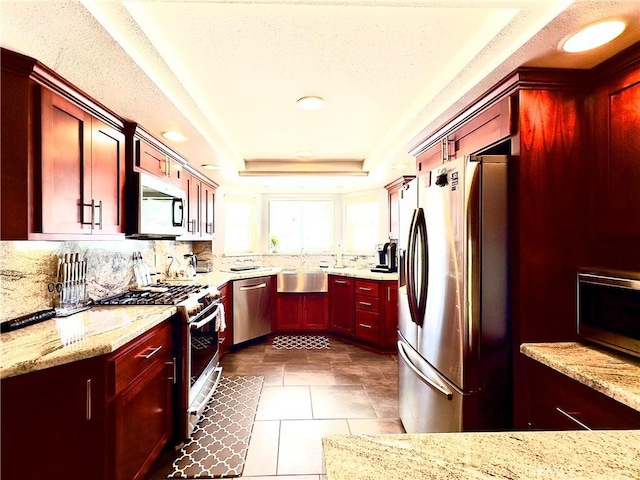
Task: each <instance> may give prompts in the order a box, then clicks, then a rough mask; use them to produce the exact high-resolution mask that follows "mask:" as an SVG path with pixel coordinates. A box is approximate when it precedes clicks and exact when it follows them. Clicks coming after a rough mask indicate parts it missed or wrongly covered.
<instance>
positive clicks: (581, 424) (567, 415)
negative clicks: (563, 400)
mask: <svg viewBox="0 0 640 480" xmlns="http://www.w3.org/2000/svg"><path fill="white" fill-rule="evenodd" d="M556 410H557V411H558V412H560V413H561V414H562V415H564V416H565V417H567V418H568V419H569V420H571V421H572V422H573V423H576V424H578V425H580V426H581V427H582V428H584V429H585V430H591V429H590V428H589V427H587V426H586V425H585V424H584V423H582V422H581V421H580V420H578V419H577V418H576V417H574V416H573V415H571V414H570V413H567V412H565V411H564V410H562V409H561V408H560V407H556Z"/></svg>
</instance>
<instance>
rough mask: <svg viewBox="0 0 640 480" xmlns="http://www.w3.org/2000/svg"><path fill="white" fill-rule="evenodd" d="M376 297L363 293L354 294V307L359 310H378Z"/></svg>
mask: <svg viewBox="0 0 640 480" xmlns="http://www.w3.org/2000/svg"><path fill="white" fill-rule="evenodd" d="M378 303H379V301H378V299H377V298H373V297H366V296H364V295H356V308H357V309H359V310H367V311H370V312H376V313H378V312H379V309H378Z"/></svg>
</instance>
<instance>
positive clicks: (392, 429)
mask: <svg viewBox="0 0 640 480" xmlns="http://www.w3.org/2000/svg"><path fill="white" fill-rule="evenodd" d="M347 423H348V424H349V430H350V431H351V433H352V434H354V435H360V434H381V433H405V431H404V427H403V426H402V422H401V421H400V419H398V418H383V419H369V418H364V419H363V418H350V419H348V420H347Z"/></svg>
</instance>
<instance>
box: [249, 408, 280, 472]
mask: <svg viewBox="0 0 640 480" xmlns="http://www.w3.org/2000/svg"><path fill="white" fill-rule="evenodd" d="M279 438H280V422H279V421H278V420H265V421H257V422H255V423H254V424H253V430H252V431H251V441H250V442H249V449H248V451H247V458H246V460H245V464H244V470H243V472H242V476H243V477H246V476H256V475H275V474H276V471H277V467H278V442H279Z"/></svg>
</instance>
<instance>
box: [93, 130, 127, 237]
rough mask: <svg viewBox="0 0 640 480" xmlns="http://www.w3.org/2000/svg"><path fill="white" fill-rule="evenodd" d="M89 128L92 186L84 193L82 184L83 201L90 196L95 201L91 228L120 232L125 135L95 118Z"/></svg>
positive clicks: (122, 207)
mask: <svg viewBox="0 0 640 480" xmlns="http://www.w3.org/2000/svg"><path fill="white" fill-rule="evenodd" d="M91 128H92V135H91V177H90V178H91V189H90V197H87V189H86V187H85V195H84V198H85V203H87V202H86V200H89V202H88V203H91V202H93V204H94V205H95V207H94V208H95V214H94V217H95V216H97V218H95V219H94V220H95V223H96V227H95V228H94V232H96V233H123V232H124V214H125V213H124V212H125V211H124V195H125V192H124V177H125V159H124V155H125V144H124V142H125V140H124V139H125V137H124V134H123V133H122V132H119V131H117V130H116V129H114V128H112V127H110V126H108V125H107V124H106V123H104V122H102V121H100V120H98V119H96V118H94V119H92V122H91ZM85 183H86V182H85Z"/></svg>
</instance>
